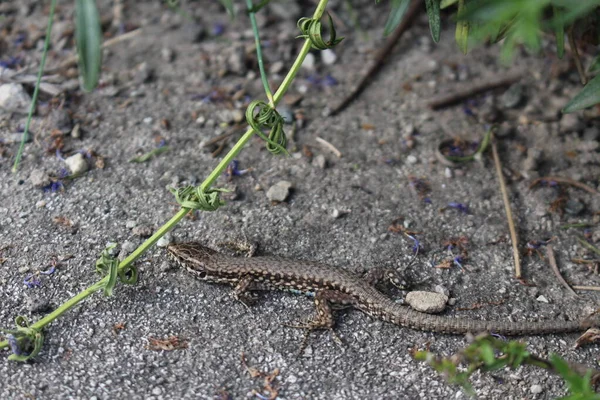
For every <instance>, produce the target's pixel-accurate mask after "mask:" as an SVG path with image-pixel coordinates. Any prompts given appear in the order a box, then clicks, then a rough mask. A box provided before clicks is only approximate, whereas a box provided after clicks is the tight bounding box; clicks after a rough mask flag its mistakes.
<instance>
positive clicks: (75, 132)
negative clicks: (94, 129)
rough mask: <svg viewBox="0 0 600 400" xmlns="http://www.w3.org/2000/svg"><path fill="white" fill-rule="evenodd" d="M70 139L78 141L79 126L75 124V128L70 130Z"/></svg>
mask: <svg viewBox="0 0 600 400" xmlns="http://www.w3.org/2000/svg"><path fill="white" fill-rule="evenodd" d="M71 137H72V138H73V139H80V138H81V126H80V125H79V124H75V126H74V127H73V129H72V130H71Z"/></svg>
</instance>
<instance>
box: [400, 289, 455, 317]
mask: <svg viewBox="0 0 600 400" xmlns="http://www.w3.org/2000/svg"><path fill="white" fill-rule="evenodd" d="M406 302H407V303H408V304H409V305H410V306H411V307H412V308H413V309H415V310H417V311H420V312H424V313H429V314H434V313H438V312H441V311H444V308H446V303H447V302H448V296H446V295H445V294H441V293H435V292H425V291H420V290H419V291H414V292H410V293H408V294H407V295H406Z"/></svg>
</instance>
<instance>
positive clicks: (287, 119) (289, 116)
mask: <svg viewBox="0 0 600 400" xmlns="http://www.w3.org/2000/svg"><path fill="white" fill-rule="evenodd" d="M277 112H278V113H279V115H281V118H283V122H284V123H286V124H288V125H290V124H292V123H293V122H294V113H292V111H291V110H290V109H289V108H287V107H286V106H280V107H279V108H277Z"/></svg>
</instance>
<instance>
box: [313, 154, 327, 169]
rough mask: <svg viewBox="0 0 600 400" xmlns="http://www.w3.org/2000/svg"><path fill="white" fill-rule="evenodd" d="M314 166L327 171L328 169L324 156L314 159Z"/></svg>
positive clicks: (320, 155)
mask: <svg viewBox="0 0 600 400" xmlns="http://www.w3.org/2000/svg"><path fill="white" fill-rule="evenodd" d="M312 165H315V166H317V167H319V168H321V169H325V168H327V159H326V158H325V156H324V155H323V154H319V155H317V156H316V157H315V158H313V160H312Z"/></svg>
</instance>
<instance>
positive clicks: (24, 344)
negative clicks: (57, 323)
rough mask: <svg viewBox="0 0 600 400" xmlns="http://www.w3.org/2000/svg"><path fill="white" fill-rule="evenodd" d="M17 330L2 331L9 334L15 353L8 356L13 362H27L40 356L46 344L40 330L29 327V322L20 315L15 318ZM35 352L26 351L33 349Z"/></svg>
mask: <svg viewBox="0 0 600 400" xmlns="http://www.w3.org/2000/svg"><path fill="white" fill-rule="evenodd" d="M15 325H16V326H17V329H2V330H1V331H2V332H5V333H7V337H6V338H7V340H8V343H9V345H10V348H11V350H12V352H13V354H11V355H10V356H8V359H9V360H12V361H27V360H29V359H31V358H33V357H35V356H37V355H38V353H39V352H40V350H41V349H42V344H43V343H44V334H43V333H42V332H41V331H40V330H39V329H35V328H32V327H31V326H30V325H29V320H28V319H27V318H26V317H24V316H22V315H19V316H18V317H17V318H15ZM31 346H33V350H31V352H29V353H27V352H26V351H25V350H26V349H29V348H31Z"/></svg>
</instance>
